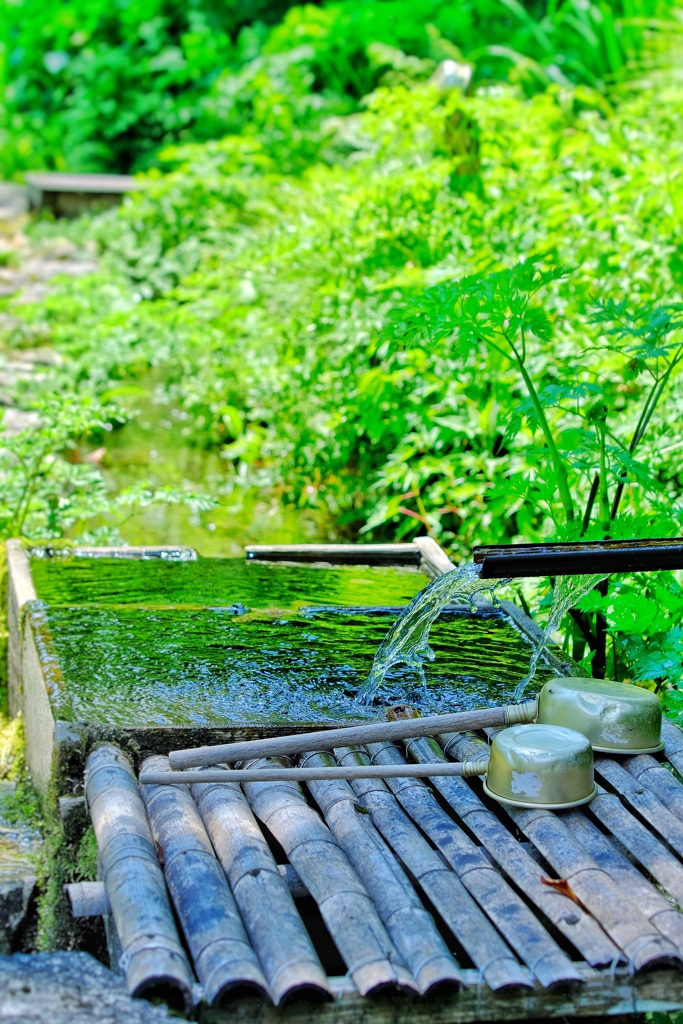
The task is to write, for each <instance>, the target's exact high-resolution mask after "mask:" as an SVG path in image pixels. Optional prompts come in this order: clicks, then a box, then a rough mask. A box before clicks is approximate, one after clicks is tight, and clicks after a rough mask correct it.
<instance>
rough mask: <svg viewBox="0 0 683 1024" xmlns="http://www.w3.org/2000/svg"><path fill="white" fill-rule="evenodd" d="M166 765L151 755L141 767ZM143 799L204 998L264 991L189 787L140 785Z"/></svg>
mask: <svg viewBox="0 0 683 1024" xmlns="http://www.w3.org/2000/svg"><path fill="white" fill-rule="evenodd" d="M167 764H168V760H167V758H165V757H161V756H154V757H149V758H147V760H146V761H145V762H144V764H143V766H142V767H143V769H144V768H147V769H149V770H154V769H155V768H156V769H161V770H163V769H164V768H165V767H166V766H167ZM142 799H143V801H144V804H145V808H146V810H147V818H148V820H149V824H150V827H151V831H152V838H153V839H154V842H155V844H156V849H157V853H158V855H159V859H160V861H161V863H162V864H163V868H164V876H165V878H166V884H167V886H168V889H169V892H170V894H171V898H172V900H173V905H174V906H175V909H176V914H177V915H178V918H179V920H180V924H181V926H182V929H183V933H184V935H185V939H186V941H187V944H188V947H189V949H190V952H191V954H192V959H193V961H194V966H195V969H196V971H197V976H198V978H199V980H200V981H201V983H202V987H203V989H204V997H205V1000H206V1002H207V1003H209V1004H210V1005H211V1006H219V1005H220V1004H221V1003H223V1002H224V1000H225V998H226V997H227V996H228V994H230V993H232V992H233V991H234V990H244V989H251V990H253V991H256V992H258V993H260V994H261V995H266V994H267V983H266V979H265V978H264V976H263V972H262V970H261V967H260V965H259V962H258V958H257V956H256V954H255V953H254V950H253V949H252V947H251V945H250V943H249V939H248V938H247V933H246V932H245V930H244V925H243V924H242V918H241V917H240V914H239V911H238V909H237V906H236V905H235V900H234V898H233V895H232V893H231V892H230V888H229V886H228V883H227V881H226V878H225V873H224V872H223V869H222V868H221V866H220V864H219V863H218V861H217V860H216V856H215V854H214V852H213V848H212V846H211V841H210V840H209V837H208V836H207V834H206V829H205V828H204V825H203V824H202V819H201V817H200V815H199V811H198V809H197V805H196V804H195V802H194V800H193V799H192V797H191V795H190V792H189V790H188V789H187V787H186V786H142Z"/></svg>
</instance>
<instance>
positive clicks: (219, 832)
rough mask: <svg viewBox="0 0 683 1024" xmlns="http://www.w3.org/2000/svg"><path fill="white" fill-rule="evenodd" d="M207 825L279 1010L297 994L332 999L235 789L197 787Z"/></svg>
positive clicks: (281, 881) (315, 956) (258, 832)
mask: <svg viewBox="0 0 683 1024" xmlns="http://www.w3.org/2000/svg"><path fill="white" fill-rule="evenodd" d="M192 796H193V797H194V799H195V801H196V803H197V806H198V807H199V813H200V814H201V816H202V821H203V822H204V825H205V827H206V831H207V832H208V834H209V836H210V838H211V842H212V843H213V847H214V849H215V851H216V856H217V857H218V859H219V861H220V863H221V866H222V868H223V870H224V871H225V874H226V875H227V878H228V882H229V883H230V888H231V889H232V894H233V896H234V897H235V902H236V903H237V906H238V907H239V910H240V914H241V915H242V920H243V921H244V926H245V928H246V930H247V934H248V935H249V938H250V939H251V943H252V945H253V947H254V949H255V950H256V952H257V954H258V957H259V960H260V961H261V966H262V968H263V972H264V974H265V976H266V978H267V979H268V987H269V990H270V994H271V998H272V1000H273V1002H274V1003H275V1005H276V1006H278V1005H280V1004H281V1003H283V1002H284V1001H286V1000H288V999H289V998H290V997H292V996H294V995H295V994H303V993H305V994H307V995H309V996H310V997H314V998H315V997H317V998H318V999H320V998H330V996H331V989H330V986H329V982H328V980H327V976H326V974H325V972H324V970H323V968H322V964H321V963H320V960H319V959H318V954H317V953H316V951H315V949H314V948H313V943H312V942H311V940H310V938H309V935H308V932H307V931H306V929H305V927H304V923H303V921H302V920H301V917H300V916H299V912H298V910H297V909H296V907H295V905H294V900H293V898H292V895H291V893H290V891H289V886H288V884H287V881H286V880H285V879H284V878H283V877H282V875H281V874H280V872H279V871H278V866H277V864H276V863H275V860H274V858H273V855H272V853H271V852H270V849H269V848H268V844H267V842H266V840H265V838H264V837H263V834H262V832H261V830H260V828H259V827H258V824H257V823H256V820H255V818H254V815H253V814H252V812H251V810H250V809H249V805H248V803H247V801H246V799H245V797H244V794H243V793H242V791H241V790H240V788H239V786H235V785H212V784H205V785H195V786H193V787H192Z"/></svg>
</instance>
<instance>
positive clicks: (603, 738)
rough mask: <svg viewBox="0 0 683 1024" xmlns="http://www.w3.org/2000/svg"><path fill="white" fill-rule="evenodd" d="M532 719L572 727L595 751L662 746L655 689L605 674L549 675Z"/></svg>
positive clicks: (638, 751)
mask: <svg viewBox="0 0 683 1024" xmlns="http://www.w3.org/2000/svg"><path fill="white" fill-rule="evenodd" d="M537 721H538V722H539V723H540V724H543V725H560V724H561V725H563V726H566V727H567V728H569V729H576V730H577V732H580V733H583V735H584V736H586V737H587V738H588V739H589V740H590V743H591V746H592V747H593V750H597V751H599V752H600V753H606V754H652V753H655V752H656V751H658V750H661V749H662V747H663V746H664V744H663V742H662V705H661V703H660V701H659V698H658V697H657V695H656V694H655V693H652V692H651V691H650V690H644V689H643V688H642V687H640V686H634V685H633V684H631V683H617V682H614V681H613V680H611V679H585V678H575V677H574V676H558V677H557V678H556V679H551V680H549V682H547V683H546V684H545V686H544V687H543V689H542V690H541V692H540V694H539V697H538V716H537Z"/></svg>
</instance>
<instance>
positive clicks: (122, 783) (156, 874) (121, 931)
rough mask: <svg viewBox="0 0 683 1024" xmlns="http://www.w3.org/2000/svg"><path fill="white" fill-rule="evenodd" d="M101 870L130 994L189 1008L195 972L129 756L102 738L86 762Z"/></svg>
mask: <svg viewBox="0 0 683 1024" xmlns="http://www.w3.org/2000/svg"><path fill="white" fill-rule="evenodd" d="M85 795H86V799H87V801H88V808H89V811H90V817H91V819H92V823H93V828H94V830H95V836H96V838H97V848H98V853H99V858H100V863H101V865H102V874H103V877H104V883H105V886H106V889H107V894H108V896H109V900H110V902H111V909H112V917H113V919H114V924H115V926H116V932H117V934H118V938H119V941H120V943H121V952H122V956H121V963H120V967H121V969H122V971H123V972H124V974H125V977H126V984H127V986H128V988H129V990H130V992H131V993H132V994H133V995H135V996H143V997H146V998H153V997H155V996H158V995H161V996H162V997H163V998H164V1000H165V1001H166V1002H168V1003H169V1004H170V1005H173V1006H175V1007H178V1008H184V1009H187V1010H189V1009H190V1007H191V1006H192V1004H193V995H192V986H193V983H194V978H193V975H192V970H191V968H190V965H189V963H188V961H187V957H186V956H185V952H184V950H183V947H182V945H181V942H180V939H179V937H178V932H177V930H176V926H175V922H174V920H173V913H172V911H171V907H170V905H169V902H168V895H167V893H166V886H165V884H164V876H163V873H162V871H161V867H160V866H159V861H158V860H157V856H156V852H155V849H154V843H153V841H152V836H151V835H150V831H149V825H148V824H147V817H146V815H145V808H144V806H143V804H142V800H141V799H140V794H139V792H138V786H137V782H136V779H135V775H134V774H133V769H132V768H131V766H130V764H129V763H128V760H127V759H126V758H125V757H124V755H123V754H122V752H121V751H120V750H119V749H118V747H115V746H114V745H113V744H111V743H103V744H102V745H101V746H99V747H97V748H96V749H95V750H93V752H92V753H91V754H90V756H89V757H88V760H87V762H86V767H85Z"/></svg>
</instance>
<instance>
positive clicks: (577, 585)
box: [356, 563, 606, 704]
mask: <svg viewBox="0 0 683 1024" xmlns="http://www.w3.org/2000/svg"><path fill="white" fill-rule="evenodd" d="M480 574H481V565H478V564H477V563H468V564H466V565H463V566H460V567H459V568H457V569H452V570H451V571H450V572H447V573H444V575H443V576H438V577H437V578H436V579H435V580H432V582H431V583H429V584H428V585H427V586H426V587H425V588H424V590H421V591H420V593H419V594H416V596H415V597H414V598H413V600H412V601H411V602H410V604H409V605H408V607H407V608H406V609H405V611H404V612H402V613H401V615H399V617H398V619H397V620H396V622H395V623H394V624H393V626H392V627H391V629H390V630H389V632H388V633H387V635H386V636H385V638H384V640H383V641H382V643H381V645H380V646H379V648H378V650H377V653H376V654H375V658H374V661H373V663H372V668H371V670H370V674H369V675H368V678H367V679H366V680H365V682H364V683H363V685H362V686H361V688H360V690H359V691H358V695H357V697H356V700H357V702H358V703H359V704H372V703H373V701H374V699H375V696H376V694H377V691H378V690H379V688H380V686H381V685H382V682H383V681H384V677H385V676H386V674H387V672H389V671H390V670H391V669H392V668H393V667H394V665H398V664H405V665H408V666H409V667H411V668H413V669H414V670H415V671H416V672H417V674H418V676H419V678H420V680H421V682H422V684H423V686H424V687H425V692H426V687H427V680H426V677H425V670H424V666H425V662H428V661H433V660H434V658H435V654H434V651H433V650H432V649H431V647H430V646H429V630H430V629H431V627H432V625H433V623H434V622H435V621H436V619H437V618H438V617H439V615H440V613H441V612H442V611H443V609H444V608H445V607H446V606H447V605H449V604H453V603H454V602H455V601H457V600H461V601H462V600H466V601H469V602H470V603H471V604H473V599H474V595H475V594H477V593H482V592H483V591H489V592H491V593H492V594H493V591H494V589H495V587H497V586H501V585H503V584H505V583H509V582H510V580H488V579H487V580H482V579H481V578H480ZM605 578H606V574H603V575H596V574H591V575H583V576H558V577H556V579H555V587H554V590H553V603H552V606H551V609H550V617H549V619H548V622H547V623H546V626H545V629H544V630H543V633H542V636H541V637H540V639H539V641H538V642H537V643H536V644H535V645H534V647H533V650H532V654H531V659H530V661H529V671H528V673H527V674H526V676H525V677H524V678H523V679H522V680H521V681H520V683H519V684H518V686H517V688H516V690H515V693H514V700H515V701H518V700H521V698H522V696H523V694H524V690H525V689H526V687H527V686H528V685H529V683H530V682H531V680H532V679H533V678H534V676H535V674H536V669H537V667H538V662H539V660H540V658H541V657H542V655H543V652H544V651H545V649H546V647H547V645H548V642H549V641H550V638H551V636H552V634H553V632H554V631H555V630H556V629H557V627H558V626H559V624H560V622H561V621H562V619H563V617H564V615H565V614H566V612H567V611H568V610H569V608H571V607H572V606H573V605H575V604H576V602H577V601H579V600H580V599H581V598H582V597H583V596H584V595H585V594H587V593H588V592H589V591H590V590H592V589H593V587H594V586H595V585H596V584H597V583H599V582H600V581H601V580H604V579H605Z"/></svg>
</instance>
